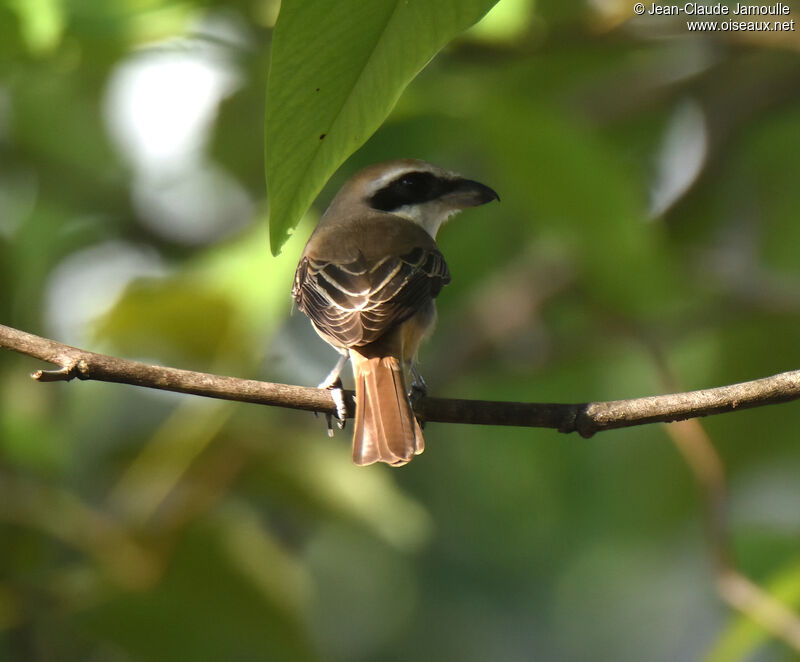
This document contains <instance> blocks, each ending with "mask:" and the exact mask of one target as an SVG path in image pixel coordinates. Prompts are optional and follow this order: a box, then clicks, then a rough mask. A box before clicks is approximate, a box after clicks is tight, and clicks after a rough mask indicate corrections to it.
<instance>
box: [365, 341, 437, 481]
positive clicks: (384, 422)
mask: <svg viewBox="0 0 800 662" xmlns="http://www.w3.org/2000/svg"><path fill="white" fill-rule="evenodd" d="M350 354H351V359H352V361H353V372H354V374H355V382H356V417H355V429H354V431H353V462H355V463H356V464H359V465H364V464H372V463H373V462H386V463H387V464H391V465H392V466H395V467H399V466H402V465H404V464H407V463H408V462H410V461H411V459H412V458H413V457H414V455H419V454H420V453H421V452H422V451H423V450H425V440H424V439H423V438H422V430H421V429H420V427H419V423H418V422H417V419H416V418H415V417H414V412H413V410H412V409H411V403H410V402H409V400H408V396H407V395H406V386H405V379H404V378H403V369H402V367H401V365H400V361H398V360H397V358H395V357H394V356H380V357H370V358H367V357H365V356H362V355H360V354H358V353H356V352H354V351H352V350H351V352H350Z"/></svg>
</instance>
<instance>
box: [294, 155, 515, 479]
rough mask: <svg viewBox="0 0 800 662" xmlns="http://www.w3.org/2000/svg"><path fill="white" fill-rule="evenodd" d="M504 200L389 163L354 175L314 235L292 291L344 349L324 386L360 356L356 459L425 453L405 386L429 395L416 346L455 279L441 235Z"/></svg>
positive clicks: (399, 458) (429, 169) (430, 169)
mask: <svg viewBox="0 0 800 662" xmlns="http://www.w3.org/2000/svg"><path fill="white" fill-rule="evenodd" d="M497 199H499V198H498V195H497V193H495V192H494V191H493V190H492V189H490V188H489V187H488V186H484V185H483V184H479V183H478V182H474V181H472V180H469V179H463V178H462V177H460V176H459V175H457V174H455V173H453V172H448V171H447V170H442V169H441V168H437V167H436V166H433V165H431V164H430V163H426V162H425V161H418V160H414V159H400V160H396V161H388V162H386V163H379V164H377V165H373V166H370V167H368V168H365V169H364V170H362V171H360V172H359V173H357V174H356V175H354V176H353V177H352V178H350V179H349V180H348V181H347V182H346V183H345V185H344V186H343V187H342V189H341V190H340V191H339V193H338V194H337V195H336V197H335V198H334V199H333V201H332V202H331V204H330V206H329V207H328V209H327V210H326V212H325V213H324V214H323V216H322V218H321V219H320V221H319V224H318V225H317V227H316V229H315V230H314V232H313V234H312V235H311V238H310V239H309V240H308V243H307V244H306V247H305V250H303V254H302V256H301V258H300V263H299V264H298V265H297V273H296V274H295V279H294V287H293V288H292V296H293V297H294V300H295V301H296V302H297V306H298V308H300V310H302V311H303V312H304V313H305V314H306V315H307V316H308V317H309V319H310V320H311V323H312V324H313V325H314V329H315V330H316V332H317V333H318V334H319V335H320V336H321V337H322V339H323V340H325V342H327V343H328V344H330V345H332V346H333V347H334V348H335V349H336V350H337V351H338V352H339V353H340V354H341V358H340V360H339V362H338V363H337V364H336V367H335V368H334V369H333V370H332V371H331V373H330V375H329V376H328V378H327V379H326V380H325V382H323V384H321V385H320V386H321V387H322V386H325V387H329V388H330V387H332V386H334V385H336V386H337V387H338V386H339V385H340V384H341V382H340V381H339V373H340V372H341V369H342V368H343V367H344V364H345V363H346V362H347V359H348V358H350V359H352V362H353V374H354V376H355V385H356V395H355V400H356V413H355V429H354V432H353V461H354V462H355V463H356V464H362V465H363V464H372V463H373V462H386V463H387V464H391V465H392V466H401V465H403V464H406V463H407V462H409V461H410V460H411V459H412V457H413V456H414V455H415V454H419V453H421V452H422V451H423V450H424V448H425V442H424V440H423V438H422V432H421V430H420V426H419V423H418V422H417V419H416V418H415V417H414V412H413V410H412V408H411V402H410V400H409V394H408V393H407V388H406V384H408V383H409V377H411V376H413V377H414V378H415V379H414V381H413V386H412V389H414V390H419V391H422V392H424V382H423V381H422V379H421V378H420V377H419V375H418V374H417V372H416V369H415V368H414V362H415V361H416V356H417V349H418V348H419V344H420V342H421V341H422V339H423V338H424V337H425V336H426V335H427V334H428V333H429V332H430V331H431V330H432V328H433V325H434V323H435V321H436V305H435V303H434V299H435V298H436V296H437V295H438V294H439V291H440V290H441V289H442V287H444V286H445V285H447V283H449V282H450V274H449V272H448V269H447V264H446V263H445V261H444V257H442V254H441V253H440V252H439V248H438V247H437V245H436V242H435V241H434V239H435V238H436V232H437V231H438V230H439V226H440V225H441V224H442V223H443V222H444V221H445V220H447V219H448V218H449V217H451V216H453V215H454V214H456V213H458V212H459V211H461V210H462V209H465V208H467V207H475V206H477V205H482V204H484V203H487V202H491V201H492V200H497ZM340 418H341V419H342V420H343V416H341V415H340Z"/></svg>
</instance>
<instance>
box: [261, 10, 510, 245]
mask: <svg viewBox="0 0 800 662" xmlns="http://www.w3.org/2000/svg"><path fill="white" fill-rule="evenodd" d="M496 1H497V0H368V1H366V2H365V1H364V0H314V2H308V1H307V0H284V2H283V4H282V6H281V12H280V16H279V17H278V22H277V25H276V26H275V35H274V41H273V44H272V63H271V66H270V76H269V83H268V85H267V110H266V173H267V186H268V187H269V196H270V209H271V213H270V243H271V246H272V251H273V253H277V252H278V251H279V250H280V247H281V245H282V244H283V242H284V241H285V239H286V237H287V234H288V232H289V230H290V229H291V228H293V227H294V226H295V225H296V224H297V221H298V220H299V219H300V217H301V216H302V215H303V213H304V212H305V211H306V209H308V206H309V205H310V204H311V201H312V200H313V199H314V198H315V197H316V195H317V194H318V193H319V191H320V189H321V188H322V186H323V185H324V184H325V182H326V181H327V179H328V177H330V175H331V174H332V173H333V172H334V171H335V170H336V168H338V167H339V166H340V165H341V164H342V163H343V162H344V160H345V159H346V158H347V157H348V156H350V154H352V153H353V152H354V151H355V150H356V149H358V148H359V147H360V146H361V145H362V144H363V143H364V142H365V141H366V139H367V138H368V137H369V136H370V135H371V134H372V133H373V132H374V131H375V130H376V129H377V128H378V126H380V123H381V122H382V121H383V120H384V119H385V118H386V116H387V115H388V114H389V112H390V111H391V109H392V107H393V106H394V104H395V102H396V101H397V99H398V98H399V96H400V94H401V92H402V91H403V89H404V88H405V87H406V85H408V83H409V82H410V81H411V80H412V79H413V78H414V76H415V75H416V74H417V73H418V72H419V71H420V70H421V69H422V68H423V67H424V66H425V64H426V63H427V62H428V61H429V60H430V59H431V58H432V57H433V56H434V55H435V54H436V52H437V51H438V50H439V49H440V48H442V46H444V45H445V44H446V43H447V42H448V41H449V40H450V39H452V38H453V36H455V35H456V34H458V33H459V32H460V31H462V30H464V29H465V28H467V27H469V26H470V25H472V24H473V23H475V22H476V21H477V20H478V19H479V18H480V17H481V16H483V14H484V13H486V12H487V11H488V10H489V9H490V8H491V7H492V5H494V4H495V2H496Z"/></svg>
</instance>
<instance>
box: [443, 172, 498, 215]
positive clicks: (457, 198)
mask: <svg viewBox="0 0 800 662" xmlns="http://www.w3.org/2000/svg"><path fill="white" fill-rule="evenodd" d="M444 199H445V200H446V201H447V204H448V205H450V206H452V207H453V208H454V209H466V208H467V207H477V206H479V205H485V204H486V203H487V202H491V201H492V200H497V201H499V200H500V196H499V195H497V193H496V192H495V191H494V190H493V189H490V188H489V187H488V186H486V185H485V184H481V183H480V182H476V181H473V180H472V179H456V180H454V181H453V188H452V190H451V191H450V192H449V193H447V194H446V195H445V196H444Z"/></svg>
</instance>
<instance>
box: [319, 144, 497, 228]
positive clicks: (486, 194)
mask: <svg viewBox="0 0 800 662" xmlns="http://www.w3.org/2000/svg"><path fill="white" fill-rule="evenodd" d="M499 199H500V197H499V196H498V195H497V193H495V192H494V191H493V190H492V189H490V188H489V187H488V186H485V185H484V184H481V183H479V182H476V181H473V180H471V179H464V178H463V177H461V175H458V174H456V173H454V172H450V171H449V170H444V169H443V168H438V167H437V166H434V165H431V164H430V163H427V162H425V161H421V160H418V159H398V160H395V161H386V162H384V163H378V164H375V165H372V166H369V167H367V168H364V169H363V170H361V171H360V172H358V173H356V174H355V175H353V176H352V177H351V178H350V179H349V180H348V181H347V182H346V183H345V185H344V186H343V187H342V189H341V191H339V194H338V195H337V196H336V198H335V199H334V201H333V202H332V203H331V208H333V207H337V208H338V209H339V210H340V211H342V210H343V208H346V207H347V206H352V207H353V208H354V209H364V208H367V209H370V210H373V211H379V212H385V213H389V214H394V215H395V216H400V217H401V218H405V219H407V220H409V221H412V222H414V223H416V224H417V225H420V226H422V227H423V228H425V230H426V231H427V232H428V234H430V235H431V236H432V237H434V238H435V237H436V233H437V232H438V230H439V226H441V224H442V223H443V222H444V221H446V220H447V219H448V218H450V217H451V216H453V215H454V214H457V213H458V212H460V211H461V210H462V209H466V208H467V207H477V206H478V205H482V204H486V203H487V202H491V201H492V200H499Z"/></svg>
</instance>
